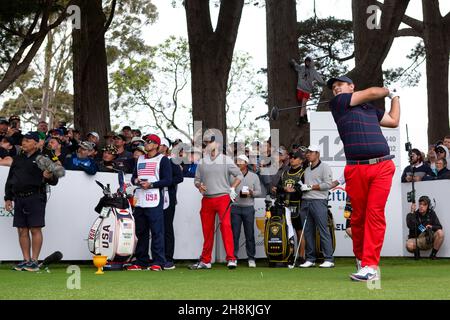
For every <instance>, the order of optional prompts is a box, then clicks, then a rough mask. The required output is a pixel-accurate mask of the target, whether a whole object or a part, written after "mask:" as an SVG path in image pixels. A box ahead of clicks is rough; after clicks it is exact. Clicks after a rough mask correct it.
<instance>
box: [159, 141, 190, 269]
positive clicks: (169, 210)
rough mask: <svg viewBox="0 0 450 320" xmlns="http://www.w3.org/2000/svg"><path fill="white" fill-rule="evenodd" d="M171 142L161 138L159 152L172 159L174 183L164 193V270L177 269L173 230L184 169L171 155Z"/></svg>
mask: <svg viewBox="0 0 450 320" xmlns="http://www.w3.org/2000/svg"><path fill="white" fill-rule="evenodd" d="M169 150H170V142H169V140H168V139H166V138H161V144H160V146H159V150H158V151H159V153H160V154H162V155H163V156H166V157H167V158H169V159H170V165H171V167H172V184H171V185H170V186H169V187H168V188H166V189H167V190H165V193H164V202H165V203H164V248H165V254H166V264H165V265H164V270H173V269H175V264H174V260H173V254H174V252H175V233H174V230H173V219H174V218H175V206H176V205H177V186H178V184H180V183H181V182H183V180H184V178H183V171H182V169H181V166H180V165H179V164H176V163H175V162H174V161H173V159H172V157H171V156H170V151H169Z"/></svg>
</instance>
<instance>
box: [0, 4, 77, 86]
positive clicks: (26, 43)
mask: <svg viewBox="0 0 450 320" xmlns="http://www.w3.org/2000/svg"><path fill="white" fill-rule="evenodd" d="M61 2H64V3H66V4H65V5H64V4H62V3H60V2H59V1H54V0H42V1H25V0H17V1H2V2H1V3H0V13H1V14H0V40H1V41H0V42H4V41H5V43H6V46H8V45H13V46H14V47H16V48H15V49H16V50H15V52H14V53H13V51H12V50H11V48H6V50H5V51H4V54H5V56H4V57H2V60H3V61H6V62H7V63H8V67H7V68H6V69H5V70H4V74H3V77H2V79H1V80H0V94H1V93H3V92H4V91H5V90H6V89H8V87H9V86H10V85H11V84H12V83H13V82H14V81H16V79H17V78H18V77H20V76H21V75H22V74H24V73H25V72H26V71H27V69H28V66H29V65H30V63H31V61H32V60H33V58H34V56H35V55H36V53H37V52H38V50H39V48H40V47H41V45H42V43H43V42H44V40H45V37H46V36H47V33H48V32H49V31H50V30H52V29H53V28H56V27H57V26H59V25H60V24H61V23H62V22H63V21H64V19H65V18H66V17H67V12H66V11H67V7H68V6H70V5H71V4H72V1H61ZM52 12H58V14H57V18H56V19H55V21H53V22H51V21H50V16H51V13H52ZM11 55H12V56H11Z"/></svg>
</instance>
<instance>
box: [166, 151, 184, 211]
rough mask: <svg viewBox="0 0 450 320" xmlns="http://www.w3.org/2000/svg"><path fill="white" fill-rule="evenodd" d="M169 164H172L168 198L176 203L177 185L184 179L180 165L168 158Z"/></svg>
mask: <svg viewBox="0 0 450 320" xmlns="http://www.w3.org/2000/svg"><path fill="white" fill-rule="evenodd" d="M170 164H171V166H172V184H171V185H170V186H169V188H168V192H169V199H170V202H171V203H174V204H177V185H178V184H179V183H182V182H183V180H184V177H183V171H182V170H181V167H180V165H178V164H175V163H174V162H173V160H172V159H170Z"/></svg>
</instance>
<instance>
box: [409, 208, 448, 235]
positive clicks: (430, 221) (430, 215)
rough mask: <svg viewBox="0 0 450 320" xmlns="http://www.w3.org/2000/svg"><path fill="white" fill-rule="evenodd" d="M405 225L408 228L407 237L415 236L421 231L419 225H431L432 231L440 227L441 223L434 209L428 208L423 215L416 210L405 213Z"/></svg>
mask: <svg viewBox="0 0 450 320" xmlns="http://www.w3.org/2000/svg"><path fill="white" fill-rule="evenodd" d="M406 225H407V226H408V228H409V235H408V238H409V239H411V238H416V237H417V236H418V235H419V234H420V233H421V231H420V229H419V226H420V225H422V226H424V227H426V226H427V225H431V229H432V230H433V231H437V230H440V229H442V225H441V223H440V222H439V219H438V217H437V215H436V212H434V210H428V212H427V213H425V214H424V215H422V214H420V213H419V211H418V210H417V211H416V212H414V213H408V214H407V215H406Z"/></svg>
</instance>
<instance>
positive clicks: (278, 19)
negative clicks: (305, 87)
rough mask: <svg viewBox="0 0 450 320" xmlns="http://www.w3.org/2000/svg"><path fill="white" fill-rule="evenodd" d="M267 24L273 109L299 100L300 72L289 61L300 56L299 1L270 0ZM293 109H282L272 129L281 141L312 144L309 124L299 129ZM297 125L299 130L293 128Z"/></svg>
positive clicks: (287, 143)
mask: <svg viewBox="0 0 450 320" xmlns="http://www.w3.org/2000/svg"><path fill="white" fill-rule="evenodd" d="M266 24H267V85H268V105H269V109H271V108H272V107H274V106H277V107H278V108H285V107H291V106H296V105H298V103H297V99H296V83H297V75H296V73H295V72H293V70H292V68H291V66H290V65H289V61H290V60H291V59H292V58H296V57H298V56H299V49H298V42H297V12H296V1H295V0H285V1H279V0H266ZM295 112H297V113H298V110H292V111H291V112H282V113H280V117H279V118H278V120H276V121H271V122H270V127H271V129H278V130H279V138H280V143H282V144H285V145H291V144H292V143H294V142H296V143H301V144H304V145H307V144H308V143H309V124H306V125H303V126H302V127H300V128H298V127H297V126H296V120H297V117H294V116H293V114H296V113H295ZM292 128H295V129H292Z"/></svg>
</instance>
